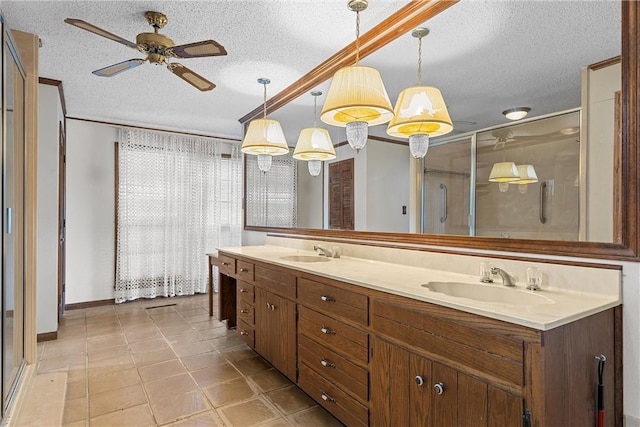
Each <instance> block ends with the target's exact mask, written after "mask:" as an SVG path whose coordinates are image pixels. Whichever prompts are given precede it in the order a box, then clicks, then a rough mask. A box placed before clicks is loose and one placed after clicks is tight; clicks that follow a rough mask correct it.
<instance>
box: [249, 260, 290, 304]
mask: <svg viewBox="0 0 640 427" xmlns="http://www.w3.org/2000/svg"><path fill="white" fill-rule="evenodd" d="M255 283H256V286H259V287H261V288H264V289H266V290H268V291H269V292H272V293H274V294H277V295H280V296H283V297H285V298H289V299H292V300H295V299H296V276H294V275H293V274H288V273H285V272H282V271H279V270H272V269H270V268H265V267H263V266H261V265H256V266H255Z"/></svg>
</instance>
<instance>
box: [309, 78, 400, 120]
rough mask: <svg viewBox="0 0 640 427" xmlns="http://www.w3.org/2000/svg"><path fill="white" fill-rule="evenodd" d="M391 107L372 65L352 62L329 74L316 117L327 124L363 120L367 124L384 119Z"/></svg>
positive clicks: (388, 114)
mask: <svg viewBox="0 0 640 427" xmlns="http://www.w3.org/2000/svg"><path fill="white" fill-rule="evenodd" d="M392 117H393V107H392V106H391V101H390V100H389V95H387V90H386V89H385V88H384V84H383V83H382V78H381V77H380V73H379V72H378V70H376V69H375V68H371V67H364V66H361V65H353V66H350V67H345V68H341V69H340V70H338V71H337V72H336V73H335V75H334V76H333V80H331V86H330V87H329V93H328V94H327V99H326V100H325V102H324V106H323V107H322V113H321V114H320V120H322V121H323V122H325V123H326V124H328V125H333V126H342V127H344V126H346V125H347V123H350V122H365V123H367V124H368V125H369V126H375V125H381V124H383V123H387V122H388V121H389V120H391V118H392Z"/></svg>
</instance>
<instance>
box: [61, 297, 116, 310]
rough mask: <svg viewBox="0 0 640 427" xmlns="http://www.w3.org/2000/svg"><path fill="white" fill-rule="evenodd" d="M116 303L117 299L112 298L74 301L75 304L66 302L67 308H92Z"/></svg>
mask: <svg viewBox="0 0 640 427" xmlns="http://www.w3.org/2000/svg"><path fill="white" fill-rule="evenodd" d="M115 303H116V300H115V299H113V298H111V299H101V300H97V301H86V302H74V303H73V304H65V305H64V309H65V310H79V309H81V308H91V307H100V306H103V305H113V304H115Z"/></svg>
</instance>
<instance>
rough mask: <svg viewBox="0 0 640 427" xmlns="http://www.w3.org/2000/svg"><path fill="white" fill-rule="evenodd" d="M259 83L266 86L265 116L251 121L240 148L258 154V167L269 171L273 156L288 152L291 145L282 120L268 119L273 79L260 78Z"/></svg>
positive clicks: (247, 152) (246, 152) (244, 151)
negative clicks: (269, 97) (268, 97)
mask: <svg viewBox="0 0 640 427" xmlns="http://www.w3.org/2000/svg"><path fill="white" fill-rule="evenodd" d="M258 83H260V84H261V85H263V86H264V117H263V118H262V119H255V120H252V121H251V122H250V123H249V128H248V129H247V133H246V134H245V136H244V140H243V141H242V148H241V149H240V150H241V151H242V152H243V153H245V154H252V155H256V156H258V168H259V169H260V170H261V171H263V172H267V171H268V170H269V169H271V156H280V155H282V154H287V153H288V152H289V146H288V145H287V141H286V140H285V138H284V132H282V126H280V122H278V121H277V120H271V119H267V85H268V84H269V83H271V80H269V79H266V78H260V79H258Z"/></svg>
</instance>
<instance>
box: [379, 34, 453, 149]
mask: <svg viewBox="0 0 640 427" xmlns="http://www.w3.org/2000/svg"><path fill="white" fill-rule="evenodd" d="M427 34H429V29H428V28H416V29H415V30H413V32H412V33H411V35H412V36H413V37H416V38H417V39H418V85H417V86H413V87H409V88H406V89H404V90H403V91H402V92H400V95H399V96H398V101H397V102H396V106H395V108H394V110H393V112H394V116H393V119H391V121H390V122H389V126H388V127H387V134H389V135H390V136H395V137H398V138H409V149H410V151H411V155H412V156H413V157H414V158H416V159H419V158H422V157H424V156H425V155H426V154H427V151H428V150H429V137H436V136H441V135H445V134H447V133H449V132H451V131H452V130H453V123H452V122H451V117H449V112H448V111H447V106H446V104H445V103H444V99H443V98H442V93H441V92H440V90H439V89H438V88H435V87H433V86H422V38H423V37H424V36H426V35H427Z"/></svg>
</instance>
